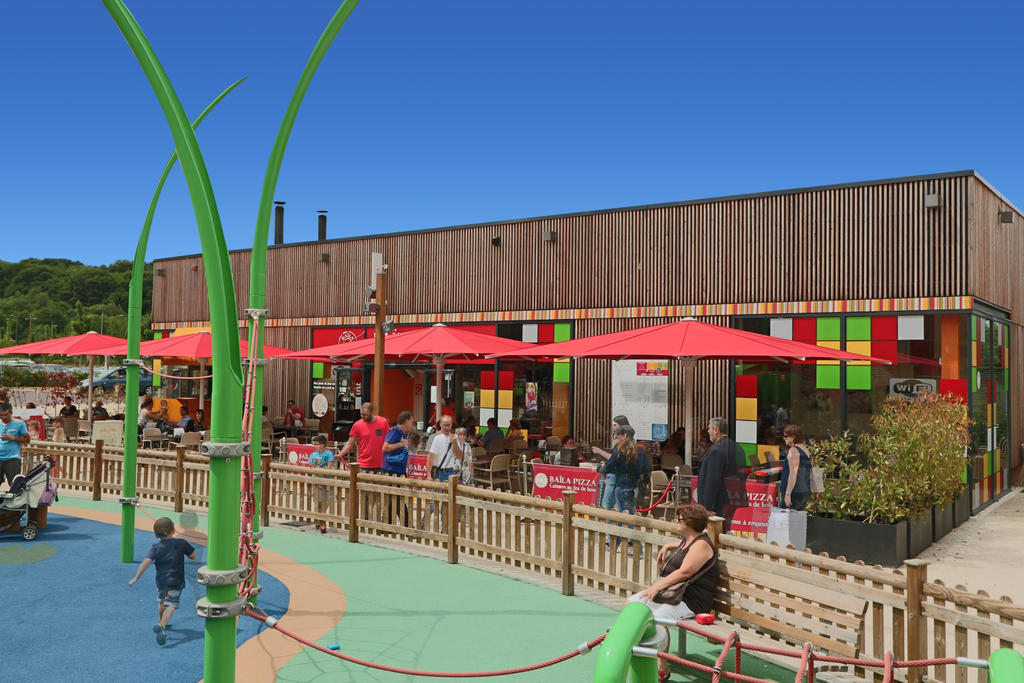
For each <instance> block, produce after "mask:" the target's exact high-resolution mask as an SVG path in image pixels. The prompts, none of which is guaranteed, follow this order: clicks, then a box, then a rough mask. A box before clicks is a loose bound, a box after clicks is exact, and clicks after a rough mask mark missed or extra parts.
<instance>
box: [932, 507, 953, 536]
mask: <svg viewBox="0 0 1024 683" xmlns="http://www.w3.org/2000/svg"><path fill="white" fill-rule="evenodd" d="M952 530H953V502H952V501H950V502H948V503H946V504H945V505H936V506H935V507H933V508H932V543H937V542H938V541H939V539H941V538H942V537H943V536H945V535H946V534H948V533H949V532H950V531H952Z"/></svg>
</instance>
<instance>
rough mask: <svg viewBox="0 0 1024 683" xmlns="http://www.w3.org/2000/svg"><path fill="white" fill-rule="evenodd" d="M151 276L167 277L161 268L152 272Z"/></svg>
mask: <svg viewBox="0 0 1024 683" xmlns="http://www.w3.org/2000/svg"><path fill="white" fill-rule="evenodd" d="M153 275H156V276H157V277H162V276H164V275H167V271H166V270H164V269H163V268H156V269H154V270H153Z"/></svg>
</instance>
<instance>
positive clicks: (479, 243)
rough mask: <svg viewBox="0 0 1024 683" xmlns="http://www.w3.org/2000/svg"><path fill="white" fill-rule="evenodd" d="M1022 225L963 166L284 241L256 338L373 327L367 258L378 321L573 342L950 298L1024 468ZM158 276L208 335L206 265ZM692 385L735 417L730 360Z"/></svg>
mask: <svg viewBox="0 0 1024 683" xmlns="http://www.w3.org/2000/svg"><path fill="white" fill-rule="evenodd" d="M295 223H296V219H295V217H294V216H290V217H289V225H294V224H295ZM312 226H313V220H312V217H310V223H309V227H310V232H313V229H312ZM1022 230H1024V217H1022V215H1021V213H1020V211H1018V209H1017V208H1016V207H1014V206H1013V205H1012V204H1011V203H1010V202H1009V201H1008V200H1006V199H1005V198H1004V197H1003V196H1002V195H1001V194H999V193H998V192H997V191H996V190H995V189H994V188H993V187H992V186H991V185H990V184H989V183H988V182H987V181H985V180H984V179H983V178H982V177H981V176H979V175H978V174H977V173H975V172H974V171H961V172H953V173H942V174H935V175H928V176H915V177H909V178H896V179H888V180H879V181H869V182H859V183H850V184H844V185H836V186H827V187H812V188H802V189H795V190H784V191H776V192H766V193H761V194H754V195H743V196H730V197H720V198H712V199H701V200H694V201H684V202H677V203H669V204H659V205H649V206H638V207H628V208H621V209H610V210H602V211H589V212H583V213H577V214H570V215H559V216H549V217H542V218H531V219H522V220H513V221H504V222H493V223H485V224H477V225H467V226H457V227H449V228H440V229H432V230H422V231H412V232H402V233H395V234H389V235H376V236H368V237H359V238H347V239H339V240H328V241H324V242H301V243H286V244H283V245H280V246H272V247H270V249H269V253H268V264H267V277H268V286H267V308H268V309H269V310H270V319H269V321H268V325H269V328H268V333H267V343H270V344H275V345H280V346H285V347H290V348H304V347H308V346H310V345H311V339H312V329H313V328H315V327H323V326H338V325H350V324H372V321H371V320H370V317H369V316H365V315H364V314H363V303H364V293H363V288H364V286H365V285H366V284H367V283H368V281H369V264H370V261H371V254H372V253H373V252H380V253H382V254H384V258H385V262H386V263H387V264H388V266H389V274H390V275H389V292H388V315H389V316H394V317H395V318H396V321H397V322H398V323H399V324H403V323H420V324H422V323H425V322H434V321H436V322H467V321H481V322H483V321H496V320H497V321H501V320H541V321H556V322H566V321H568V322H571V323H573V336H574V337H581V336H589V335H592V334H599V333H604V332H610V331H615V330H622V329H626V328H629V327H635V326H644V325H651V324H656V323H659V322H665V321H667V320H674V319H678V318H679V317H682V316H685V315H695V316H697V317H699V318H701V319H706V320H708V321H710V322H714V323H718V324H726V325H728V324H731V323H733V322H734V321H735V319H736V316H739V315H754V314H758V315H772V314H782V315H801V314H806V313H814V312H819V311H832V312H835V311H839V312H843V311H847V312H848V311H854V310H867V311H875V312H884V311H895V310H902V311H909V312H912V311H915V310H933V311H934V310H940V307H941V305H942V303H943V302H936V301H934V299H935V298H940V297H953V298H957V301H961V302H963V301H966V302H968V304H967V305H969V306H970V307H972V308H973V307H974V306H975V302H976V303H977V305H979V306H986V310H995V311H996V312H997V315H1005V318H1006V322H1007V323H1008V324H1009V327H1008V330H1009V332H1008V347H1009V349H1010V355H1009V358H1010V363H1009V376H1010V387H1009V395H1010V399H1009V401H1010V402H1009V405H1010V407H1011V409H1012V412H1011V413H1010V425H1009V427H1010V429H1009V435H1010V436H1009V440H1008V445H1007V446H1006V447H1004V451H1008V452H1007V453H1004V457H1007V458H1009V459H1010V461H1012V463H1011V464H1012V465H1013V466H1014V467H1017V468H1019V465H1020V446H1018V445H1016V444H1018V443H1019V442H1021V441H1022V440H1024V424H1022V419H1021V417H1020V411H1019V410H1018V409H1017V406H1018V405H1020V400H1021V397H1022V390H1024V364H1022V363H1021V362H1020V358H1019V357H1018V355H1017V350H1018V349H1021V348H1024V332H1022V327H1021V324H1022V316H1024V285H1022V282H1021V278H1020V276H1019V271H1020V264H1021V263H1022V257H1024V254H1022V251H1024V234H1022ZM545 233H554V239H553V240H550V239H548V240H546V239H545ZM549 237H550V235H549ZM494 238H500V244H499V245H497V246H496V245H495V244H494V243H493V242H495V241H496V240H495V239H494ZM249 261H250V252H249V251H248V250H244V251H236V252H232V254H231V263H232V268H233V270H234V280H235V287H236V295H237V300H238V302H239V303H238V307H239V314H240V317H241V314H242V311H243V309H244V308H245V307H246V302H247V300H248V278H249ZM155 272H156V274H157V275H156V277H155V278H154V286H153V328H154V330H169V329H173V328H176V327H183V326H195V325H201V324H203V323H204V322H205V321H206V320H207V317H208V316H207V306H206V299H205V297H202V296H188V297H182V296H181V292H183V291H186V292H200V291H204V280H203V264H202V260H201V257H200V256H198V255H194V256H182V257H178V258H170V259H160V260H158V261H156V263H155ZM989 307H990V308H989ZM961 312H964V311H963V310H961ZM968 313H969V311H968ZM609 367H610V366H609V362H607V361H592V360H585V361H576V362H575V363H574V374H573V386H574V389H573V397H574V399H573V407H572V419H573V430H574V431H575V432H576V433H577V434H579V435H582V436H591V435H598V434H605V433H606V432H607V428H608V424H609V419H610V402H609V393H610V391H609V383H610V371H609ZM681 378H682V372H681V370H680V369H679V368H677V367H675V365H674V364H673V365H672V367H671V371H670V379H669V381H670V393H671V399H670V408H669V411H670V415H669V423H670V424H671V425H678V424H681V422H682V405H681V400H680V397H681V395H682V392H681ZM310 381H311V380H310V367H309V364H308V363H302V362H279V363H274V364H272V365H271V366H270V369H269V370H268V373H267V382H266V386H267V396H266V399H267V400H266V402H267V403H268V404H270V405H277V404H282V405H283V402H284V399H285V398H286V397H290V396H297V397H298V396H307V395H309V393H310ZM696 381H697V386H698V393H697V404H696V405H697V410H698V419H704V418H706V417H709V416H711V415H713V414H730V413H731V412H732V400H731V396H732V393H731V392H732V391H733V388H732V384H731V382H732V379H731V375H730V367H729V364H728V363H724V362H721V363H704V364H700V365H699V367H698V371H697V378H696Z"/></svg>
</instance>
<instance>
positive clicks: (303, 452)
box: [288, 443, 315, 467]
mask: <svg viewBox="0 0 1024 683" xmlns="http://www.w3.org/2000/svg"><path fill="white" fill-rule="evenodd" d="M314 450H315V449H314V448H313V446H311V445H310V444H308V443H290V444H288V464H289V465H304V466H307V467H308V466H309V456H311V455H312V454H313V451H314Z"/></svg>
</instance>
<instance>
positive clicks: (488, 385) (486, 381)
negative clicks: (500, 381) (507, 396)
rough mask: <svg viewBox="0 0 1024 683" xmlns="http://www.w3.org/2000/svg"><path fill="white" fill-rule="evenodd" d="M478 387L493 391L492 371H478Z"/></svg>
mask: <svg viewBox="0 0 1024 683" xmlns="http://www.w3.org/2000/svg"><path fill="white" fill-rule="evenodd" d="M480 388H481V389H483V390H484V391H494V373H493V372H481V373H480Z"/></svg>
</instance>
